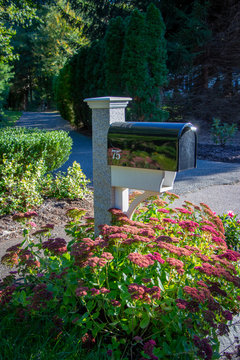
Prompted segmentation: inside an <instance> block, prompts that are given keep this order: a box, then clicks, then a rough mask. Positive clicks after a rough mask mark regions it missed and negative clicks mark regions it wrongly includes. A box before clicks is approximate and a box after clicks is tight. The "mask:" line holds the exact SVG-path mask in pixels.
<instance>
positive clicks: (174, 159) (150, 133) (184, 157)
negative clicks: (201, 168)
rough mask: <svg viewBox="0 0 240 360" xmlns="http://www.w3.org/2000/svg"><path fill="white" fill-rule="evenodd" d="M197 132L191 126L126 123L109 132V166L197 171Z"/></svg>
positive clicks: (113, 127) (114, 124) (183, 124)
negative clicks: (193, 169)
mask: <svg viewBox="0 0 240 360" xmlns="http://www.w3.org/2000/svg"><path fill="white" fill-rule="evenodd" d="M196 158H197V136H196V128H195V127H193V125H192V124H190V123H156V122H152V123H151V122H145V123H143V122H122V123H120V122H119V123H118V122H116V123H113V124H111V125H110V128H109V131H108V164H109V165H115V166H126V167H131V168H141V169H152V170H163V171H174V172H176V171H181V170H187V169H192V168H195V167H196Z"/></svg>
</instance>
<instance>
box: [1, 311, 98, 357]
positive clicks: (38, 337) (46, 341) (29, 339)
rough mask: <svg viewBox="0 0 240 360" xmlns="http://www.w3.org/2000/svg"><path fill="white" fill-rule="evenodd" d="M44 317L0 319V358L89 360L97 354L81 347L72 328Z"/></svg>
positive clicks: (78, 338)
mask: <svg viewBox="0 0 240 360" xmlns="http://www.w3.org/2000/svg"><path fill="white" fill-rule="evenodd" d="M51 320H52V319H50V318H48V319H45V321H44V320H42V321H41V320H40V321H39V320H37V319H35V320H33V319H28V320H23V321H21V320H20V321H19V322H16V320H15V321H14V319H12V321H11V320H10V321H9V319H8V320H7V321H6V320H4V318H2V320H1V321H0V339H1V340H0V344H1V346H0V359H8V360H79V359H85V360H93V359H99V357H98V354H96V353H94V354H93V353H92V352H91V351H89V350H90V349H89V350H88V351H87V349H82V347H81V343H82V342H81V338H80V337H78V333H77V331H76V330H77V329H76V328H75V329H74V331H73V329H71V330H70V332H68V331H67V330H66V329H64V330H63V331H62V330H61V329H60V328H57V327H56V326H54V324H53V323H52V321H51Z"/></svg>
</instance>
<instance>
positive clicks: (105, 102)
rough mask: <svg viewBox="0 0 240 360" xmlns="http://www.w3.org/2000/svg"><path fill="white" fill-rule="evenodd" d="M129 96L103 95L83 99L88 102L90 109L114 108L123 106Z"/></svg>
mask: <svg viewBox="0 0 240 360" xmlns="http://www.w3.org/2000/svg"><path fill="white" fill-rule="evenodd" d="M131 100H132V98H130V97H118V96H103V97H96V98H87V99H84V101H85V102H86V103H87V104H88V106H89V107H90V108H91V109H114V108H125V107H126V106H127V104H128V103H129V101H131Z"/></svg>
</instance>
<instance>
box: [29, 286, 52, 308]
mask: <svg viewBox="0 0 240 360" xmlns="http://www.w3.org/2000/svg"><path fill="white" fill-rule="evenodd" d="M52 298H53V293H52V292H51V291H49V290H48V289H47V285H46V284H43V283H42V284H38V285H36V286H35V287H34V288H33V295H32V296H30V297H29V298H28V300H29V301H30V304H29V305H28V308H29V309H31V310H40V309H42V308H45V307H47V305H48V302H49V301H50V300H51V299H52Z"/></svg>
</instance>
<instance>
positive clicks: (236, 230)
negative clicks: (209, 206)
mask: <svg viewBox="0 0 240 360" xmlns="http://www.w3.org/2000/svg"><path fill="white" fill-rule="evenodd" d="M220 219H221V220H222V223H223V226H224V230H225V236H226V239H225V240H226V243H227V245H228V246H229V247H230V248H231V249H233V250H236V251H239V249H240V220H239V219H238V218H237V215H236V214H234V213H233V212H232V211H231V210H230V211H228V213H227V214H223V215H222V216H220Z"/></svg>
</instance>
